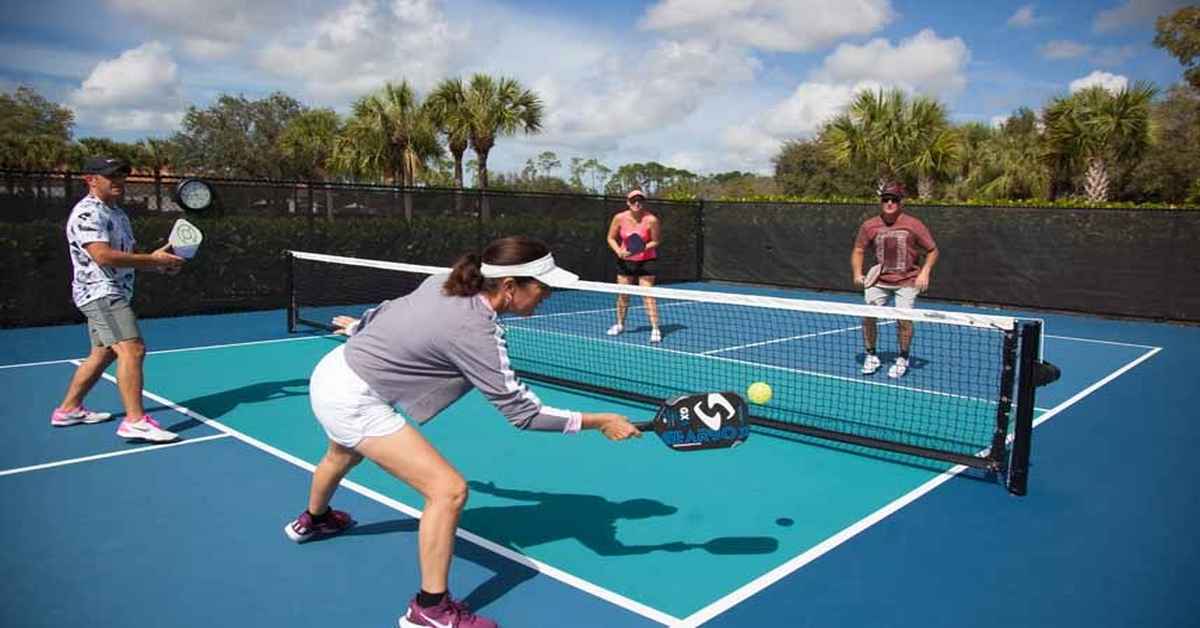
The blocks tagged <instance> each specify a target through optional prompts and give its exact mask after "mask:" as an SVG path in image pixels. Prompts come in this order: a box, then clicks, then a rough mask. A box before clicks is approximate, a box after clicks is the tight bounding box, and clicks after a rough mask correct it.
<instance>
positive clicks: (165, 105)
mask: <svg viewBox="0 0 1200 628" xmlns="http://www.w3.org/2000/svg"><path fill="white" fill-rule="evenodd" d="M67 102H68V105H69V106H70V107H71V108H72V109H73V110H74V111H75V114H76V116H77V118H78V120H79V122H80V123H81V124H95V125H98V126H100V127H101V128H103V129H105V130H111V131H158V132H164V131H170V130H174V129H175V128H176V127H178V125H179V122H180V121H181V120H182V118H183V108H184V107H183V97H182V90H181V89H180V84H179V77H178V65H176V63H175V61H174V59H173V58H172V57H171V51H170V49H169V48H168V47H167V46H166V45H164V44H162V43H160V42H157V41H151V42H147V43H145V44H142V45H141V46H138V47H137V48H133V49H131V50H126V51H125V52H123V53H121V55H120V56H118V57H117V58H115V59H109V60H106V61H101V62H100V63H99V64H97V65H96V67H95V68H94V69H92V71H91V73H90V74H89V75H88V77H87V78H86V79H84V81H83V83H82V84H81V85H80V87H79V88H78V89H76V90H75V91H74V92H72V93H71V95H70V96H69V97H68V99H67Z"/></svg>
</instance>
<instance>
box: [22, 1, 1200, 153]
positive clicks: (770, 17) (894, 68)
mask: <svg viewBox="0 0 1200 628" xmlns="http://www.w3.org/2000/svg"><path fill="white" fill-rule="evenodd" d="M1184 4H1186V3H1185V2H1176V1H1170V0H1086V1H1085V0H1072V1H1059V2H1006V1H1000V0H985V1H982V2H971V1H970V0H954V1H949V0H930V1H924V2H919V1H916V0H656V1H644V2H643V1H634V0H574V1H557V0H529V1H526V2H516V1H511V0H510V1H502V0H446V1H438V0H290V1H286V0H255V1H253V2H243V1H241V0H208V1H205V2H197V1H196V0H103V1H93V2H68V1H65V0H41V1H39V2H20V3H6V7H5V13H6V19H5V20H4V21H3V23H0V91H11V90H13V89H15V88H16V86H18V85H21V84H26V85H31V86H33V87H35V88H37V89H38V90H39V91H41V92H42V93H43V94H44V95H46V96H47V97H49V98H52V99H54V100H57V101H58V102H62V103H65V104H67V105H68V106H70V107H71V108H72V109H73V110H74V111H75V112H76V120H77V126H76V137H85V136H89V135H101V136H109V137H115V138H118V139H122V140H127V141H132V140H137V139H140V138H143V137H147V136H153V137H160V136H166V135H169V134H170V133H171V132H173V131H174V130H176V129H177V128H178V124H179V121H180V119H181V118H182V114H183V112H184V111H185V110H186V107H187V106H188V105H193V104H194V105H199V106H204V105H207V104H208V103H211V102H212V100H213V99H214V98H215V97H216V96H217V95H218V94H220V93H223V92H224V93H232V94H244V95H246V96H248V97H252V98H258V97H262V96H265V95H266V94H268V93H270V92H271V91H274V90H283V91H285V92H287V93H288V94H290V95H292V96H294V97H296V98H298V99H300V100H301V101H302V102H304V103H306V104H309V105H312V106H327V107H332V108H334V109H336V110H338V111H339V112H341V113H345V112H346V111H347V109H348V107H349V105H350V103H351V102H353V100H354V99H355V98H357V97H359V96H361V95H363V94H365V93H369V92H371V91H373V90H375V89H378V88H379V87H380V86H381V85H383V83H384V82H385V81H389V80H391V81H398V80H400V79H407V80H409V81H410V82H411V83H413V84H414V86H416V87H417V88H418V91H420V92H425V91H427V90H428V89H429V88H430V87H432V86H433V85H434V84H436V83H437V82H438V81H439V80H440V79H442V78H446V77H451V76H467V75H469V74H471V73H474V72H487V73H489V74H496V75H507V76H513V77H515V78H517V79H518V80H520V81H521V82H522V83H523V84H525V85H526V86H527V87H530V88H532V89H534V90H535V91H537V92H538V93H539V94H540V95H541V96H542V98H543V100H544V101H545V104H546V111H547V115H546V120H545V129H544V132H543V133H541V134H539V135H536V136H530V137H516V138H507V139H503V140H501V141H500V142H499V143H498V145H497V148H496V149H495V150H493V151H492V153H491V155H490V157H489V165H490V166H491V167H492V168H493V169H494V170H501V171H505V170H517V169H519V168H520V167H521V165H522V164H523V163H524V162H525V160H526V159H528V158H530V157H531V156H533V155H536V154H538V153H540V152H542V151H547V150H549V151H554V152H555V153H556V154H557V155H558V156H559V158H560V159H561V160H562V161H563V162H564V163H567V162H569V161H570V159H571V158H572V157H583V158H591V157H596V158H599V159H600V160H601V161H602V162H603V163H606V164H608V165H609V166H610V167H614V168H615V167H616V166H619V165H620V164H623V163H630V162H635V161H647V160H656V161H659V162H661V163H664V164H667V165H671V166H675V167H679V168H687V169H689V170H692V171H694V172H701V173H712V172H721V171H727V170H754V171H760V172H763V173H768V172H769V171H770V169H771V162H770V159H771V157H772V156H773V155H775V154H776V153H777V151H778V149H779V146H780V144H781V143H782V142H784V141H786V140H788V139H793V138H803V137H811V135H812V134H813V133H814V132H815V130H816V129H817V128H819V127H820V125H821V123H822V122H823V121H825V120H827V119H828V118H829V117H830V116H831V115H833V114H835V113H836V112H837V111H838V110H839V109H840V108H841V107H842V106H843V105H844V104H845V103H846V102H847V100H848V99H849V98H850V96H851V95H852V94H853V93H854V91H855V90H857V89H862V88H865V87H880V86H898V87H901V88H903V89H905V90H908V91H910V92H913V93H921V94H926V95H930V96H934V97H936V98H938V99H940V100H941V101H942V102H944V103H946V104H947V105H948V107H949V109H950V111H951V114H952V116H953V118H954V119H955V120H958V121H967V120H978V121H982V122H987V123H995V122H996V121H997V120H1001V119H1003V117H1004V116H1006V115H1007V114H1009V113H1011V112H1012V111H1013V110H1014V109H1015V108H1017V107H1020V106H1029V107H1032V108H1035V109H1037V108H1039V107H1041V106H1042V105H1044V104H1045V103H1046V102H1047V101H1048V100H1049V99H1050V98H1052V97H1054V96H1056V95H1062V94H1067V93H1069V92H1070V91H1072V90H1073V89H1078V88H1079V87H1081V86H1086V85H1092V84H1100V85H1104V86H1107V87H1110V88H1119V87H1120V86H1121V85H1124V84H1131V83H1133V82H1134V81H1139V80H1145V81H1151V82H1153V83H1155V84H1157V85H1158V86H1159V87H1160V88H1166V87H1168V86H1169V85H1171V84H1172V83H1174V82H1177V81H1178V80H1179V79H1180V76H1181V73H1182V70H1181V67H1180V65H1179V64H1178V63H1177V62H1176V61H1175V59H1173V58H1172V57H1170V56H1168V55H1167V54H1166V53H1165V52H1164V51H1162V50H1159V49H1157V48H1154V47H1153V45H1152V43H1151V42H1152V40H1153V38H1154V19H1155V17H1157V16H1159V15H1162V14H1166V13H1170V12H1172V11H1173V10H1175V9H1176V8H1178V7H1180V6H1183V5H1184Z"/></svg>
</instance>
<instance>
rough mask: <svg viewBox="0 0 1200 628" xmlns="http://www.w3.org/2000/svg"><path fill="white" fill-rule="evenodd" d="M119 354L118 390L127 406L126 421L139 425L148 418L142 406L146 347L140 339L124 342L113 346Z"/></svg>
mask: <svg viewBox="0 0 1200 628" xmlns="http://www.w3.org/2000/svg"><path fill="white" fill-rule="evenodd" d="M112 349H113V351H115V352H116V354H117V390H119V391H120V392H121V402H122V403H124V404H125V420H126V421H128V422H129V423H137V422H139V421H141V420H142V419H143V418H145V416H146V409H145V408H144V407H143V406H142V363H143V361H144V360H145V358H146V345H145V344H144V343H143V342H142V340H141V339H140V338H135V339H133V340H122V341H121V342H118V343H117V344H115V345H113V346H112Z"/></svg>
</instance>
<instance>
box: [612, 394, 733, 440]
mask: <svg viewBox="0 0 1200 628" xmlns="http://www.w3.org/2000/svg"><path fill="white" fill-rule="evenodd" d="M748 419H749V410H748V409H747V407H746V401H745V400H744V399H742V398H741V396H739V395H738V394H737V393H732V392H722V393H700V394H696V395H686V396H681V397H675V398H673V399H668V400H666V401H664V402H663V404H662V406H660V407H659V409H658V414H656V415H655V416H654V420H652V421H648V422H644V423H635V424H634V425H636V426H637V428H638V429H639V430H641V431H643V432H650V431H653V432H654V433H655V434H657V435H658V437H659V438H660V439H662V441H663V443H665V444H666V446H667V447H670V448H671V449H674V450H675V451H696V450H698V449H723V448H727V447H734V446H737V445H739V444H741V443H742V441H744V440H746V439H747V438H749V437H750V424H749V422H748Z"/></svg>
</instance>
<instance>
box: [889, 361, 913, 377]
mask: <svg viewBox="0 0 1200 628" xmlns="http://www.w3.org/2000/svg"><path fill="white" fill-rule="evenodd" d="M907 372H908V358H896V362H895V363H894V364H892V365H891V366H889V367H888V377H890V378H892V379H897V378H900V377H904V374H905V373H907Z"/></svg>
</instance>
